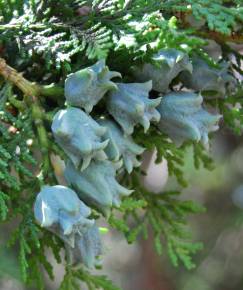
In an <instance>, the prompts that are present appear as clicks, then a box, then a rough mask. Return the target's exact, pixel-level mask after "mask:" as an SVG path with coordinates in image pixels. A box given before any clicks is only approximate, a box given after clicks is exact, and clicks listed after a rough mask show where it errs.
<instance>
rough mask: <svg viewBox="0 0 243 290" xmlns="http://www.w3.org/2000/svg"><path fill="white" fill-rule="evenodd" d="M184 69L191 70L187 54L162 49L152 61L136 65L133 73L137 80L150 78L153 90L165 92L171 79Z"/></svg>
mask: <svg viewBox="0 0 243 290" xmlns="http://www.w3.org/2000/svg"><path fill="white" fill-rule="evenodd" d="M184 70H186V71H189V72H191V71H192V65H191V63H190V61H189V57H188V55H186V54H185V53H183V52H182V51H179V50H176V49H164V50H161V51H159V52H158V53H157V54H156V55H155V56H154V57H153V58H152V63H146V64H144V65H143V66H142V67H136V68H135V69H134V74H135V76H136V78H137V80H138V81H148V80H152V82H153V90H155V91H158V92H161V93H165V92H167V90H168V88H169V84H170V83H171V82H172V80H173V79H174V78H175V77H176V76H177V75H178V74H179V73H180V72H181V71H184Z"/></svg>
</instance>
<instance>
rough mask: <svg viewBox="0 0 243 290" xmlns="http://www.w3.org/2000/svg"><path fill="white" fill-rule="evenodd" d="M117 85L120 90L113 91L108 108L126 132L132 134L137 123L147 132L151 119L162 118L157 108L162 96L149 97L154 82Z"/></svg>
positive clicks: (108, 99)
mask: <svg viewBox="0 0 243 290" xmlns="http://www.w3.org/2000/svg"><path fill="white" fill-rule="evenodd" d="M117 86H118V90H117V91H114V92H111V93H110V95H109V96H108V98H107V102H106V103H107V110H108V111H109V113H110V114H111V115H112V116H113V118H114V119H115V120H116V121H117V122H118V124H119V125H120V126H121V127H122V129H123V131H124V132H125V133H126V134H128V135H131V134H132V133H133V131H134V126H135V125H137V124H141V125H142V126H143V127H144V131H145V132H147V131H148V129H149V127H150V121H155V122H158V121H159V119H160V114H159V112H158V111H157V110H156V109H155V108H156V107H157V106H158V105H159V103H160V100H161V98H157V99H153V100H151V99H149V91H151V89H152V82H151V81H148V82H146V83H129V84H121V83H119V84H117Z"/></svg>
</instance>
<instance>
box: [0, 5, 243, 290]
mask: <svg viewBox="0 0 243 290" xmlns="http://www.w3.org/2000/svg"><path fill="white" fill-rule="evenodd" d="M242 32H243V5H242V1H237V0H232V1H229V0H228V1H224V0H210V1H209V0H196V1H194V0H193V1H191V0H184V1H180V0H166V1H163V0H161V1H158V0H148V1H147V0H60V1H55V0H27V1H19V0H12V1H7V0H0V220H1V223H2V224H3V223H4V222H11V221H12V222H13V221H15V222H13V223H12V224H13V225H15V226H16V228H15V229H13V231H12V234H11V236H10V237H9V246H13V245H17V248H18V251H19V255H18V257H19V265H20V269H21V273H22V278H23V281H24V282H25V283H27V284H33V283H34V284H35V285H37V287H38V288H39V289H46V286H45V282H44V278H43V273H42V271H41V269H44V270H45V271H46V272H47V273H48V275H49V277H50V278H51V279H54V275H53V266H52V265H51V264H50V262H49V261H48V259H47V257H46V256H45V250H46V249H47V248H49V249H51V250H52V252H53V255H54V257H55V259H56V261H57V262H58V263H63V265H64V266H65V269H66V274H65V276H64V277H63V281H62V283H61V285H60V289H61V290H72V289H75V290H77V289H79V288H80V282H83V283H86V285H87V287H88V289H89V290H93V289H104V290H117V289H119V287H117V286H115V285H114V284H113V283H112V282H111V280H110V279H108V278H107V277H106V276H103V275H94V274H93V272H92V269H93V268H95V267H98V268H100V267H102V255H103V252H102V235H101V234H100V232H102V229H98V227H97V225H96V221H97V220H99V219H100V218H101V217H102V216H104V217H105V219H106V221H107V227H108V228H114V229H116V230H117V231H120V232H122V233H123V234H124V238H126V240H127V241H128V243H133V242H135V241H136V239H137V238H138V237H143V238H145V239H147V238H148V236H149V234H150V233H151V232H152V238H153V240H154V245H155V249H156V251H157V253H158V254H159V255H160V254H162V253H164V252H167V253H168V255H169V257H170V260H171V262H172V264H173V265H175V266H178V265H179V264H180V263H182V264H183V265H184V266H185V267H186V268H188V269H191V268H193V267H194V266H195V265H194V263H193V260H192V255H193V254H194V253H196V252H197V251H198V250H200V249H201V247H202V245H201V244H200V243H198V242H193V241H191V240H190V239H189V238H188V237H189V235H188V231H187V229H186V219H187V216H188V215H189V214H196V213H198V212H201V211H203V210H204V209H203V208H202V207H201V206H200V205H197V204H195V203H194V202H193V201H185V200H183V199H181V198H180V196H181V195H182V194H183V192H180V191H165V192H161V193H160V194H154V193H153V192H150V191H149V190H148V189H145V188H144V187H143V185H142V183H141V178H142V176H143V175H144V174H146V170H145V172H144V171H143V170H142V169H141V163H142V156H143V153H144V151H146V150H149V151H153V150H156V151H157V160H156V162H161V161H162V160H163V159H166V160H167V163H168V171H169V175H170V176H175V177H176V179H177V181H178V184H179V186H180V188H181V189H183V187H185V186H187V181H186V180H185V177H184V172H183V164H184V156H185V152H186V150H187V148H188V147H192V148H193V152H194V163H195V167H196V168H198V167H199V166H204V167H205V168H207V169H209V170H211V169H212V168H213V160H212V159H211V157H210V156H209V155H210V154H209V152H210V140H211V137H212V136H213V133H214V132H215V131H216V130H218V129H219V128H220V127H222V126H227V127H228V128H229V129H231V130H232V131H233V132H234V133H235V134H241V133H242V129H243V109H242V105H243V88H242V82H241V78H240V77H239V76H240V75H241V74H242V61H243V56H242V55H241V54H240V53H239V52H238V51H237V45H235V44H240V43H242V42H243V39H242ZM211 41H213V43H214V44H215V45H217V46H218V47H220V49H221V56H220V58H218V59H213V58H212V57H211V56H210V55H208V54H207V52H206V49H205V46H206V45H207V44H208V42H211ZM209 76H210V77H209ZM178 140H179V142H178ZM57 156H59V157H60V158H61V159H62V160H63V161H64V163H65V170H63V171H62V172H61V175H62V178H65V179H66V184H60V182H59V181H58V180H60V178H59V177H60V176H58V175H60V171H61V170H60V168H59V167H58V166H57V164H56V163H55V162H53V160H54V159H55V158H57ZM57 167H58V168H57ZM64 171H65V172H64ZM58 173H59V174H58ZM64 185H65V186H64ZM33 209H35V210H33ZM117 213H119V214H117ZM118 216H119V218H118ZM63 249H64V252H65V257H63V256H62V255H61V254H60V253H61V251H62V250H63ZM164 249H166V251H165V250H164Z"/></svg>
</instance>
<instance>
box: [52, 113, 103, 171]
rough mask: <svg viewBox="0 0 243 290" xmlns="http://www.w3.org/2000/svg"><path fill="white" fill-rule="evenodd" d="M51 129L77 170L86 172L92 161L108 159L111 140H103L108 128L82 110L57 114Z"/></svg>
mask: <svg viewBox="0 0 243 290" xmlns="http://www.w3.org/2000/svg"><path fill="white" fill-rule="evenodd" d="M51 128H52V132H53V134H54V137H55V139H56V141H57V143H58V144H59V146H60V147H61V148H62V149H63V150H64V151H65V153H66V154H67V156H68V157H69V158H70V159H71V160H72V162H73V164H74V165H75V167H76V168H79V167H81V170H84V169H85V168H86V167H88V166H89V163H90V161H91V160H92V159H97V160H104V159H106V154H105V153H104V149H105V147H106V146H107V144H108V142H109V140H105V141H102V139H101V137H102V136H103V135H104V134H105V132H106V128H104V127H101V126H100V125H99V124H98V123H97V122H95V121H94V120H93V119H92V118H91V117H90V116H88V115H87V114H86V113H85V112H83V111H82V110H80V109H78V108H67V109H65V110H61V111H59V112H57V114H56V115H55V116H54V119H53V123H52V127H51Z"/></svg>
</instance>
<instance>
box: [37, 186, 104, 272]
mask: <svg viewBox="0 0 243 290" xmlns="http://www.w3.org/2000/svg"><path fill="white" fill-rule="evenodd" d="M34 214H35V219H36V221H37V222H38V223H39V224H40V226H41V227H44V228H47V229H48V230H50V231H51V232H54V233H55V234H56V235H58V236H59V237H60V238H61V239H62V240H63V241H64V242H65V244H66V247H67V249H68V251H69V253H72V252H75V253H77V255H76V260H75V263H84V264H85V265H86V266H88V267H93V266H95V260H96V256H99V255H100V253H99V254H97V253H98V251H97V246H95V249H92V247H93V246H94V244H97V245H98V244H100V240H99V236H98V235H97V234H95V235H94V237H93V239H95V240H96V241H95V242H93V243H91V244H90V245H86V244H85V247H89V249H88V250H85V249H84V243H85V239H89V240H92V237H91V233H92V232H94V230H93V228H94V227H95V225H94V220H90V219H88V217H89V216H90V214H91V210H90V208H89V207H87V206H86V205H85V204H84V203H83V202H82V201H81V200H80V199H79V198H78V196H77V194H76V193H75V192H74V191H73V190H71V189H70V188H67V187H65V186H61V185H56V186H45V187H43V188H42V190H41V192H39V194H38V195H37V198H36V201H35V204H34ZM100 249H101V246H100ZM92 253H93V254H92Z"/></svg>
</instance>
